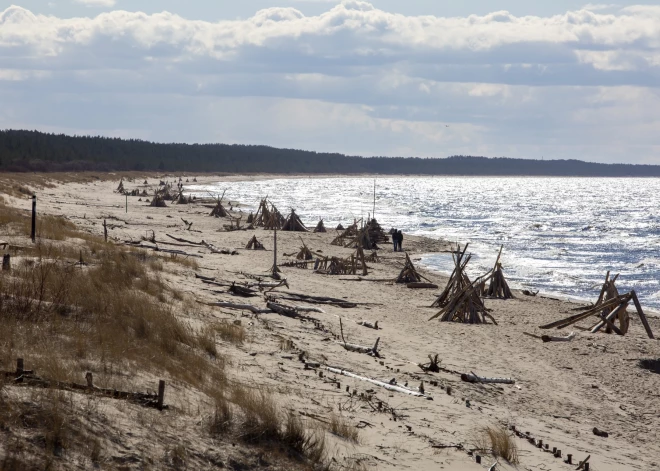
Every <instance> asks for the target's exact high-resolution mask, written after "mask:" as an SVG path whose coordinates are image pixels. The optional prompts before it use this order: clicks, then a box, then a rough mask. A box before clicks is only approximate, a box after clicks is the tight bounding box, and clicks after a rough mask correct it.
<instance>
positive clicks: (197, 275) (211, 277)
mask: <svg viewBox="0 0 660 471" xmlns="http://www.w3.org/2000/svg"><path fill="white" fill-rule="evenodd" d="M195 278H198V279H200V280H204V281H215V277H214V276H204V275H199V274H197V273H195Z"/></svg>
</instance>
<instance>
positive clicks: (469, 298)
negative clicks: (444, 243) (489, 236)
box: [429, 244, 497, 325]
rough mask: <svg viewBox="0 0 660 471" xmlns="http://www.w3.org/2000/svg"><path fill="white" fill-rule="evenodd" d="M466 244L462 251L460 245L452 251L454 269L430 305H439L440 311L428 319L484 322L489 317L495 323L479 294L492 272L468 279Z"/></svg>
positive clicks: (468, 257)
mask: <svg viewBox="0 0 660 471" xmlns="http://www.w3.org/2000/svg"><path fill="white" fill-rule="evenodd" d="M468 245H469V244H466V245H465V248H464V249H463V251H462V252H461V250H460V246H459V247H458V249H457V251H456V253H454V252H452V255H451V256H452V259H453V260H454V271H453V272H452V274H451V277H450V278H449V281H448V282H447V286H446V287H445V289H444V291H443V292H442V293H441V294H440V296H438V297H437V298H436V300H435V301H434V302H433V304H432V305H431V307H439V308H440V311H439V312H438V313H437V314H436V315H434V316H433V317H431V319H429V320H432V319H436V318H440V321H441V322H460V323H464V324H486V323H487V320H488V319H490V320H491V321H492V322H493V324H496V325H497V322H495V319H494V318H493V316H491V315H490V314H489V313H488V309H486V306H485V305H484V302H483V300H482V299H481V297H480V296H479V293H480V291H481V286H482V285H483V283H484V282H485V281H487V280H488V279H489V278H490V276H492V275H491V274H492V272H491V271H489V272H488V273H487V274H486V275H485V276H484V277H481V278H478V279H476V280H475V281H474V282H472V281H470V279H469V278H468V276H467V275H466V274H465V267H466V266H467V264H468V262H469V261H470V258H471V255H469V254H468V255H467V256H466V251H467V248H468Z"/></svg>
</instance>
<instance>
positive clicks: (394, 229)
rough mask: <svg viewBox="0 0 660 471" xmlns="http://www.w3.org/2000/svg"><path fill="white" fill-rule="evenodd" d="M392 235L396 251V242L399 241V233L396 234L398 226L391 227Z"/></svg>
mask: <svg viewBox="0 0 660 471" xmlns="http://www.w3.org/2000/svg"><path fill="white" fill-rule="evenodd" d="M390 235H391V236H392V244H393V245H394V251H395V252H396V243H397V240H398V238H397V235H396V228H395V227H393V228H392V229H390Z"/></svg>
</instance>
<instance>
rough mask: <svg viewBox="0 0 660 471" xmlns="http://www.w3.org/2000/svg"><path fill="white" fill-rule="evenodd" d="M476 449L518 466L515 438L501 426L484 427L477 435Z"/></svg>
mask: <svg viewBox="0 0 660 471" xmlns="http://www.w3.org/2000/svg"><path fill="white" fill-rule="evenodd" d="M477 448H478V449H479V450H481V451H482V452H483V453H489V452H490V453H492V454H493V456H496V457H499V458H502V459H504V460H506V461H508V462H509V463H511V464H518V462H519V459H518V446H517V445H516V442H515V438H514V437H513V435H511V434H510V433H509V431H508V430H507V429H506V428H505V427H502V426H497V427H484V428H483V429H481V430H480V431H479V433H478V434H477Z"/></svg>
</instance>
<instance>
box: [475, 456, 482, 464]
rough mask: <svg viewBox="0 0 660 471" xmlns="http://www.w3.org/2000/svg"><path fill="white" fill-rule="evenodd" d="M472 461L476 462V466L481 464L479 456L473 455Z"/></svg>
mask: <svg viewBox="0 0 660 471" xmlns="http://www.w3.org/2000/svg"><path fill="white" fill-rule="evenodd" d="M474 461H476V463H477V464H481V456H480V455H474Z"/></svg>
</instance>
